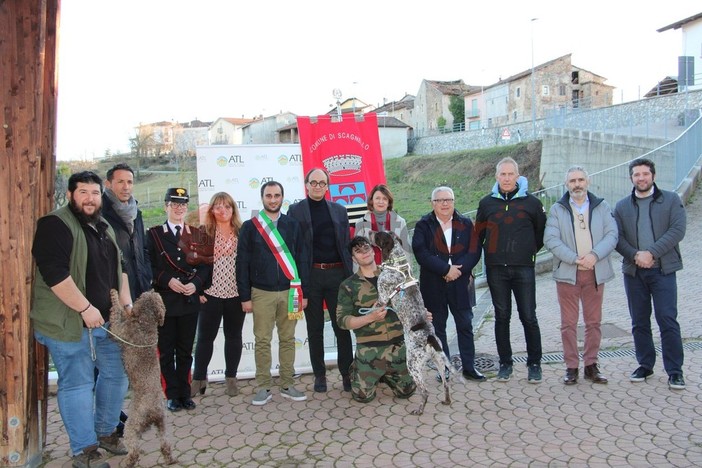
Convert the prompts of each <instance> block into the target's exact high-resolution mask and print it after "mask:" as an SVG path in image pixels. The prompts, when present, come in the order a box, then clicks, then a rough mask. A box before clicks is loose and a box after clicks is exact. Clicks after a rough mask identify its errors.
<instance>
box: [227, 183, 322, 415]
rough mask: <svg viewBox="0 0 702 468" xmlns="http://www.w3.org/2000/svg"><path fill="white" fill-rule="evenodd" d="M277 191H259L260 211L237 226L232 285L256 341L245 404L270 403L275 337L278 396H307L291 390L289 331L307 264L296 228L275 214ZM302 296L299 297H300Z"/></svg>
mask: <svg viewBox="0 0 702 468" xmlns="http://www.w3.org/2000/svg"><path fill="white" fill-rule="evenodd" d="M283 195H284V194H283V186H282V185H281V184H280V183H279V182H275V181H270V182H266V183H265V184H263V185H262V186H261V201H262V202H263V210H262V211H261V212H259V214H258V215H257V216H255V217H253V218H251V219H249V220H247V221H244V224H243V225H242V226H241V231H240V232H239V246H238V247H237V258H236V285H237V289H238V290H239V298H241V308H242V309H243V310H244V312H246V313H247V314H248V313H253V331H254V337H255V339H256V343H255V352H254V353H255V354H254V358H255V361H256V384H257V386H258V390H257V392H256V395H255V396H254V397H253V400H252V401H251V404H253V405H255V406H262V405H265V404H266V403H268V402H269V401H271V398H272V394H271V386H272V379H271V364H272V358H271V342H272V337H273V328H276V329H277V332H278V361H279V363H280V368H279V376H280V378H279V382H280V395H281V396H282V397H283V398H288V399H290V400H293V401H304V400H306V399H307V396H306V395H305V394H304V393H303V392H300V391H299V390H297V389H295V387H294V386H293V375H294V373H295V369H294V362H295V326H296V325H297V319H298V318H302V310H303V309H304V307H305V306H306V305H307V299H306V298H305V296H306V295H307V279H308V277H309V262H308V260H307V252H306V250H305V243H304V242H303V239H302V232H301V231H300V226H299V224H298V222H297V221H296V220H295V219H294V218H293V217H291V216H286V215H284V214H282V213H281V212H280V208H281V206H282V205H283ZM300 290H302V293H303V294H302V295H300Z"/></svg>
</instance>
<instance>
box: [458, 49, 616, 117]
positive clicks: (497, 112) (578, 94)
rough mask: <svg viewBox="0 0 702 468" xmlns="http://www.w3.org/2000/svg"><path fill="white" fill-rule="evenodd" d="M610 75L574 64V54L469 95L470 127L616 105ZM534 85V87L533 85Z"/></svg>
mask: <svg viewBox="0 0 702 468" xmlns="http://www.w3.org/2000/svg"><path fill="white" fill-rule="evenodd" d="M605 81H606V78H604V77H603V76H601V75H597V74H595V73H593V72H590V71H588V70H585V69H584V68H580V67H576V66H574V65H573V64H572V63H571V54H567V55H564V56H562V57H558V58H556V59H553V60H551V61H549V62H546V63H543V64H541V65H538V66H535V67H534V69H533V72H532V69H528V70H525V71H522V72H520V73H517V74H515V75H512V76H510V77H507V78H505V79H501V80H500V81H498V82H497V83H494V84H492V85H489V86H481V87H471V91H469V92H467V93H466V94H465V109H466V128H467V129H478V128H490V127H495V126H503V125H510V124H513V123H516V122H524V121H527V120H530V119H532V118H535V119H541V118H544V117H545V116H546V115H548V113H549V112H551V111H555V110H557V109H561V108H586V109H591V108H598V107H605V106H611V105H612V96H613V90H614V87H613V86H610V85H607V84H605V83H604V82H605ZM532 86H533V87H532Z"/></svg>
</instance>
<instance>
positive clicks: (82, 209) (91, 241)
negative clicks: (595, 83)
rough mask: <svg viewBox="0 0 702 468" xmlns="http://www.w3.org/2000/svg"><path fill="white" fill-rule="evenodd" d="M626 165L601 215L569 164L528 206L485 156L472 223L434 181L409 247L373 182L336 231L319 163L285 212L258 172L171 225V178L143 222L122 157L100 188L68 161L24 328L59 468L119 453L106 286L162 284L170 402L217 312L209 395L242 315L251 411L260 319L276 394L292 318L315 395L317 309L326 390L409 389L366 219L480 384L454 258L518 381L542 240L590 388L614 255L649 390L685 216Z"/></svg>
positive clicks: (290, 350) (188, 406)
mask: <svg viewBox="0 0 702 468" xmlns="http://www.w3.org/2000/svg"><path fill="white" fill-rule="evenodd" d="M629 174H630V179H631V182H632V184H633V190H632V193H631V195H630V196H628V197H625V198H624V199H622V200H620V201H619V202H618V203H617V204H616V207H615V209H614V210H613V211H612V210H611V209H610V207H609V205H608V204H607V202H606V201H604V200H603V199H601V198H599V197H597V196H596V195H595V194H593V193H592V192H590V191H589V190H588V186H589V178H588V174H587V171H586V170H585V169H584V168H583V167H581V166H573V167H571V168H569V169H568V171H567V173H566V177H565V186H566V188H567V189H568V191H567V193H565V194H564V195H563V197H562V198H561V199H560V200H559V201H558V202H557V203H555V204H554V205H553V206H552V207H551V209H550V213H549V215H548V216H547V215H546V212H545V209H544V207H543V205H542V203H541V201H540V200H539V199H538V198H537V197H535V196H534V195H532V194H530V193H529V191H528V183H527V180H526V178H524V177H523V176H520V174H519V167H518V164H517V163H516V161H514V160H513V159H511V158H505V159H503V160H501V161H500V162H499V163H498V164H497V166H496V177H495V178H496V183H495V185H494V187H493V189H492V191H491V193H489V194H488V195H487V196H485V197H484V198H483V199H481V200H480V202H479V207H478V212H477V216H476V222H475V224H474V223H473V222H472V220H471V219H470V218H467V217H465V216H463V215H461V214H460V213H459V212H458V211H457V210H456V208H455V203H454V202H455V197H454V192H453V190H452V189H451V188H450V187H446V186H439V187H436V188H435V189H434V190H433V191H432V194H431V207H432V210H431V211H430V212H429V213H428V214H426V215H425V216H423V217H422V218H421V219H420V220H419V221H418V222H417V223H416V226H415V231H414V235H413V236H412V239H411V242H410V240H409V238H408V234H407V223H406V222H405V220H404V219H403V218H402V217H400V216H399V215H398V214H397V213H396V212H395V211H394V210H393V203H394V199H393V196H392V193H391V192H390V190H389V188H388V187H387V186H386V185H383V184H381V185H378V186H376V187H374V188H373V189H372V190H371V192H370V193H369V194H368V212H367V213H366V215H365V216H364V217H363V219H361V220H359V221H358V222H357V223H356V225H355V226H354V228H355V229H354V232H355V237H353V238H351V237H350V233H351V229H350V225H349V221H348V215H347V212H346V209H345V208H344V207H343V206H341V205H339V204H337V203H334V202H331V201H329V200H327V199H326V197H325V195H326V193H327V190H328V189H329V182H330V180H329V174H328V173H327V172H326V171H325V170H324V169H321V168H315V169H312V170H311V171H309V172H308V173H307V174H306V175H305V179H304V182H305V188H306V191H307V196H306V198H305V199H303V200H302V201H300V202H298V203H295V204H293V205H291V206H290V207H289V208H288V212H287V214H283V213H282V212H281V207H282V205H283V199H284V187H283V186H282V184H280V183H279V182H276V181H269V182H266V183H265V184H263V185H262V186H261V189H260V195H261V202H262V206H263V209H262V210H261V211H260V212H259V213H258V214H257V215H256V216H255V217H253V218H252V219H249V220H246V221H242V219H241V216H240V214H239V211H238V208H237V204H236V202H235V201H234V199H233V198H232V197H231V196H230V195H229V194H227V193H224V192H220V193H217V194H215V195H214V196H213V197H212V199H211V200H210V203H209V205H208V207H207V212H206V213H204V220H203V223H202V225H199V223H193V225H190V224H188V223H186V219H185V215H186V213H187V211H188V202H189V195H188V193H187V190H185V189H183V188H170V189H168V190H167V192H166V195H165V200H164V202H165V206H164V208H165V212H166V215H167V219H166V221H165V222H164V223H163V224H162V225H157V226H154V227H151V228H150V229H148V230H145V229H144V225H143V221H142V216H141V212H140V210H139V209H138V206H137V203H136V201H135V200H134V197H133V196H132V189H133V183H134V173H133V171H132V169H131V168H130V167H129V166H128V165H126V164H118V165H116V166H115V167H113V168H112V169H110V170H109V171H108V172H107V180H106V181H105V190H104V192H103V186H102V179H101V178H100V177H99V176H98V175H96V174H95V173H93V172H89V171H85V172H79V173H76V174H73V175H72V176H71V177H70V179H69V183H68V193H67V197H68V200H69V203H68V205H67V206H66V207H63V208H60V209H58V210H56V211H54V212H51V213H49V214H48V215H46V216H44V217H42V218H41V219H40V220H39V221H38V224H37V230H36V236H35V240H34V244H33V248H32V253H33V255H34V258H35V260H36V264H37V273H36V280H35V284H34V289H33V308H32V311H31V317H32V319H33V325H34V333H35V337H36V339H37V341H39V342H40V343H42V344H44V345H46V346H47V347H48V349H49V352H50V353H51V355H52V358H53V361H54V364H55V366H56V369H57V373H58V376H59V381H58V404H59V410H60V412H61V415H62V419H63V421H64V425H65V426H66V431H67V433H68V436H69V441H70V445H71V451H72V453H73V466H77V467H81V466H103V467H104V466H109V465H107V464H106V463H101V462H100V461H99V459H100V456H101V455H100V453H99V452H98V450H97V449H98V447H101V448H103V449H105V450H107V451H109V452H112V453H115V454H124V453H126V449H125V448H124V445H123V444H122V443H121V441H120V439H119V431H118V430H117V429H116V428H117V425H118V423H119V421H120V412H121V407H122V403H123V400H124V397H125V395H126V392H127V386H128V382H127V378H126V375H125V373H124V369H123V366H122V361H121V353H120V350H119V347H118V346H117V344H116V342H115V341H114V340H113V338H111V337H110V335H109V318H110V306H111V303H110V295H109V292H110V290H111V289H116V290H118V291H119V297H120V301H121V302H122V304H123V306H124V307H125V308H127V309H128V308H130V307H132V303H133V302H134V300H136V298H137V297H138V296H139V295H140V294H141V293H142V292H144V291H147V290H149V289H151V288H152V287H153V288H154V289H155V290H156V291H157V292H158V293H159V294H160V295H161V297H162V298H163V302H164V304H165V306H166V318H165V321H164V324H163V326H162V327H160V329H159V338H158V351H159V359H160V365H161V373H162V376H163V381H164V392H165V394H166V398H167V408H168V409H169V410H170V411H172V412H178V411H181V410H192V409H194V408H195V407H196V404H195V402H194V401H193V397H194V396H196V395H198V394H201V395H202V394H204V393H205V392H206V389H207V367H208V365H209V363H210V360H211V358H212V354H213V343H214V340H215V338H216V336H217V334H218V331H219V327H220V323H221V322H223V328H224V338H225V346H224V357H225V364H226V368H225V382H226V394H227V395H229V396H236V395H238V394H239V388H238V383H237V379H236V377H237V368H238V366H239V362H240V360H241V355H242V329H243V325H244V321H245V316H246V314H251V315H252V317H253V331H254V336H255V355H254V357H255V364H256V385H257V388H256V393H255V395H254V396H253V399H252V400H251V403H252V404H253V405H258V406H260V405H264V404H266V403H268V402H269V401H270V400H271V399H272V397H273V395H272V386H273V380H272V376H271V363H272V356H271V344H272V340H273V330H274V329H275V330H277V335H278V336H277V338H278V340H277V341H278V353H279V355H278V360H279V363H280V366H279V379H278V385H279V387H280V391H279V393H280V395H281V396H282V397H284V398H287V399H291V400H293V401H303V400H305V399H306V398H307V396H306V395H305V393H304V391H300V390H298V389H296V388H295V386H294V380H293V376H294V373H295V370H294V359H295V326H296V323H297V320H298V319H300V318H302V317H303V315H304V317H305V319H306V324H307V335H308V339H309V352H310V360H311V364H312V369H313V372H314V386H313V390H314V391H315V392H320V393H323V392H327V390H328V387H329V383H328V381H327V367H326V363H325V360H324V323H325V310H326V311H327V313H328V316H329V320H330V321H331V325H332V327H333V331H334V334H335V336H336V344H337V356H338V359H337V365H338V368H339V373H340V375H341V383H342V387H343V390H344V391H347V392H350V393H351V396H352V398H354V399H355V400H357V401H361V402H367V401H370V400H372V399H373V398H374V397H375V394H376V388H377V385H378V384H379V383H385V384H387V385H388V386H390V388H391V389H392V391H393V392H394V394H395V395H396V396H398V397H400V398H408V397H409V396H411V395H412V394H413V393H414V390H415V385H414V382H413V381H412V379H411V377H410V376H409V374H408V373H407V368H406V362H405V361H406V355H405V347H404V337H403V333H402V326H401V324H400V322H399V319H398V318H397V315H396V314H395V312H394V311H393V310H392V309H388V308H385V307H379V306H378V305H377V299H378V292H377V279H378V275H379V272H380V269H379V265H380V263H381V261H382V259H381V257H380V252H379V250H378V248H377V247H376V246H375V245H374V241H373V239H374V235H375V233H377V232H380V231H386V232H392V233H394V234H395V235H396V237H397V239H399V241H400V242H401V243H402V246H403V248H404V249H405V251H406V253H407V255H408V256H409V255H410V254H414V257H415V259H416V261H417V263H418V265H419V267H420V272H419V284H420V290H421V292H422V295H423V299H424V302H425V306H426V308H427V310H428V311H429V317H430V319H431V320H432V322H433V324H434V327H435V330H436V334H437V336H438V337H439V339H440V341H441V344H442V347H443V349H444V352H445V353H446V354H447V356H448V355H449V344H448V340H447V334H446V323H447V320H448V316H449V312H450V313H451V315H452V316H453V317H454V321H455V322H456V332H457V338H458V348H459V349H458V351H459V355H460V360H461V364H462V371H463V376H464V378H466V379H467V380H471V381H476V382H480V381H484V380H486V377H485V376H484V375H483V374H481V373H480V372H479V371H478V369H476V366H475V346H474V338H473V326H472V319H473V306H474V305H475V285H474V281H473V276H472V270H473V268H474V267H475V266H476V264H477V263H478V261H479V260H480V256H481V254H482V255H483V258H484V263H485V268H486V271H485V273H486V277H487V283H488V286H489V290H490V295H491V298H492V302H493V306H494V309H495V341H496V345H497V352H498V355H499V371H498V373H497V381H500V382H506V381H508V380H509V379H510V378H511V376H512V374H513V358H512V347H511V343H510V320H511V313H512V296H514V299H515V301H516V307H517V311H518V315H519V319H520V321H521V323H522V326H523V329H524V335H525V339H526V348H527V349H526V351H527V381H528V382H529V383H539V382H540V381H541V380H542V371H541V358H542V346H541V333H540V329H539V323H538V319H537V316H536V283H535V281H536V273H535V262H536V254H537V252H538V251H539V250H541V248H542V247H544V246H545V247H546V248H547V249H548V250H550V251H551V253H552V254H553V277H554V279H555V281H556V287H557V293H558V300H559V304H560V309H561V335H562V342H563V351H564V360H565V364H566V372H565V375H564V377H563V383H564V384H566V385H572V384H575V383H577V381H578V377H579V361H580V357H579V352H578V342H577V323H578V316H579V310H580V303H582V310H583V320H584V323H585V340H584V341H585V343H584V352H583V361H584V378H585V379H588V380H591V381H592V382H594V383H599V384H604V383H607V378H606V376H605V375H604V374H603V373H602V372H601V370H600V368H599V364H598V361H597V355H598V352H599V348H600V341H601V330H600V324H601V320H602V303H603V294H604V284H605V283H606V282H608V281H610V280H611V279H612V278H613V277H614V271H613V268H612V265H611V260H610V255H611V253H612V252H613V251H614V250H615V249H616V250H617V251H618V252H619V253H620V254H621V255H622V257H623V273H624V284H625V289H626V294H627V298H628V303H629V311H630V314H631V319H632V332H633V337H634V344H635V347H636V357H637V360H638V363H639V367H638V368H637V369H636V370H635V371H634V372H633V373H632V374H631V376H630V380H631V381H633V382H639V381H643V380H645V379H646V378H648V377H649V376H651V375H652V374H653V367H654V364H655V359H656V353H655V348H654V345H653V337H652V331H651V320H650V318H651V315H652V312H653V311H654V310H655V317H656V320H657V321H658V325H659V328H660V332H661V339H662V348H663V353H662V355H663V363H664V368H665V370H666V372H667V374H668V376H669V380H668V382H669V387H670V388H672V389H682V388H684V387H685V381H684V378H683V371H682V365H683V350H682V341H681V337H680V327H679V324H678V323H677V304H676V303H677V297H676V293H677V286H676V280H675V273H676V271H678V270H680V269H681V268H682V258H681V254H680V249H679V243H680V241H681V240H682V239H683V237H684V234H685V223H686V221H685V210H684V207H683V204H682V202H681V200H680V198H679V197H678V195H677V194H675V193H674V192H669V191H665V190H660V189H659V188H658V187H657V186H656V184H655V182H654V181H655V165H654V163H653V162H652V161H650V160H647V159H637V160H635V161H632V162H631V163H630V164H629ZM652 303H653V308H652ZM352 331H353V333H354V334H355V336H356V351H355V355H354V350H353V347H352V340H351V332H352ZM196 334H197V340H196ZM193 344H195V356H194V364H195V366H194V370H193V372H192V380H191V379H190V377H191V376H190V372H191V368H192V365H193V353H192V350H193ZM439 372H442V370H439ZM439 377H440V376H439ZM122 416H123V417H124V415H122Z"/></svg>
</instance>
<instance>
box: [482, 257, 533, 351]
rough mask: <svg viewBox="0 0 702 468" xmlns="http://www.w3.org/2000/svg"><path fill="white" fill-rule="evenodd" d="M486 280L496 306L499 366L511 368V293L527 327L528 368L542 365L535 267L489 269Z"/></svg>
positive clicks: (525, 336)
mask: <svg viewBox="0 0 702 468" xmlns="http://www.w3.org/2000/svg"><path fill="white" fill-rule="evenodd" d="M487 281H488V286H489V287H490V295H491V296H492V305H493V306H494V307H495V341H496V342H497V354H498V355H499V356H500V364H508V365H512V362H513V361H512V345H511V343H510V336H509V333H510V319H511V318H512V293H514V299H515V301H516V302H517V311H518V312H519V320H521V322H522V327H523V328H524V338H525V340H526V346H527V365H531V364H540V363H541V330H540V329H539V321H538V319H537V318H536V273H535V272H534V267H533V266H488V267H487Z"/></svg>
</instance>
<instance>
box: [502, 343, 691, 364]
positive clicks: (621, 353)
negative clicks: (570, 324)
mask: <svg viewBox="0 0 702 468" xmlns="http://www.w3.org/2000/svg"><path fill="white" fill-rule="evenodd" d="M655 348H656V351H657V352H658V353H661V352H662V351H661V347H660V345H657V346H655ZM700 349H702V341H689V342H687V343H683V350H686V351H696V350H700ZM632 356H634V357H635V356H636V351H634V349H633V348H631V349H615V350H607V351H600V352H599V353H598V354H597V357H599V358H600V359H607V358H623V357H632ZM580 357H581V358H582V354H581V355H580ZM512 359H513V360H514V362H526V361H527V357H526V355H524V356H514V357H513V358H512ZM541 362H547V363H548V362H563V353H549V354H544V355H543V356H542V358H541Z"/></svg>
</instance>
